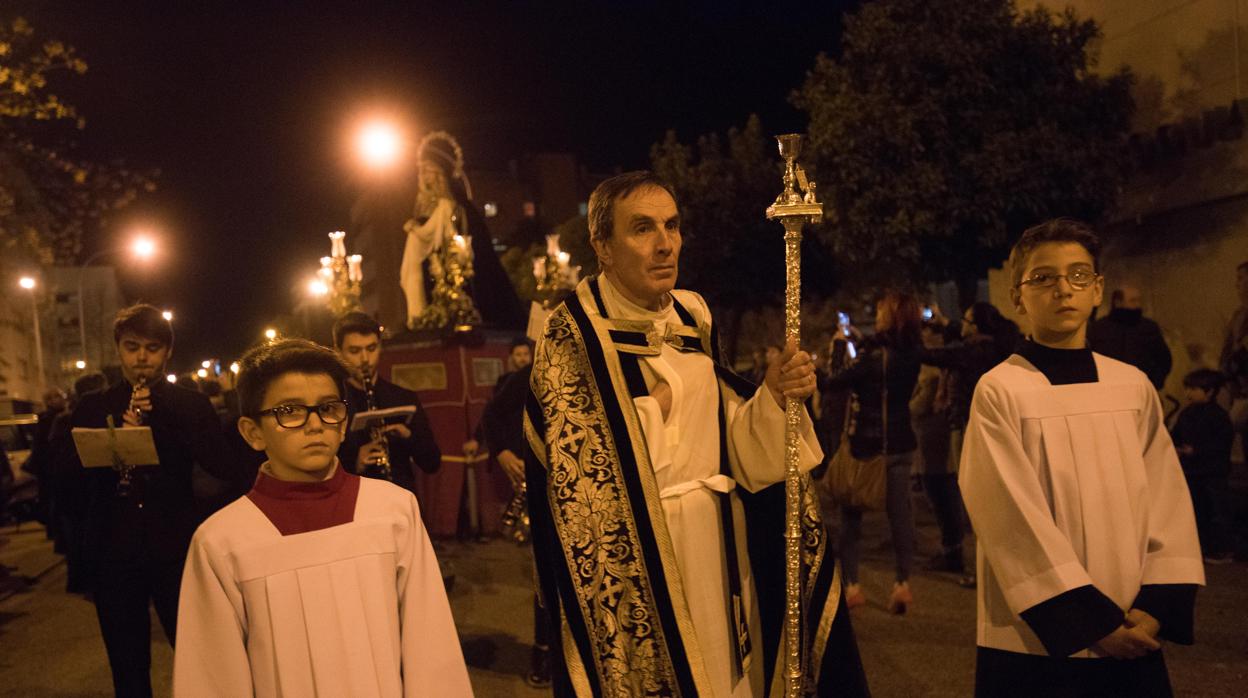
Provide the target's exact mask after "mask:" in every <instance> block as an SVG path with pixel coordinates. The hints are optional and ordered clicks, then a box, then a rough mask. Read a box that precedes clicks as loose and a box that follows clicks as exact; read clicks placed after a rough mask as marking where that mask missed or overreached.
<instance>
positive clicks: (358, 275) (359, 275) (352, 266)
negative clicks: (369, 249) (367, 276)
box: [347, 254, 364, 281]
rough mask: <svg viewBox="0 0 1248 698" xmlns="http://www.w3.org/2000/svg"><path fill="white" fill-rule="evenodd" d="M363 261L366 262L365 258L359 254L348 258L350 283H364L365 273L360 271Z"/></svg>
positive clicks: (348, 278)
mask: <svg viewBox="0 0 1248 698" xmlns="http://www.w3.org/2000/svg"><path fill="white" fill-rule="evenodd" d="M363 261H364V258H363V257H361V256H360V255H358V254H353V255H351V256H350V257H347V280H348V281H363V280H364V271H363V270H362V269H360V264H361V263H362V262H363Z"/></svg>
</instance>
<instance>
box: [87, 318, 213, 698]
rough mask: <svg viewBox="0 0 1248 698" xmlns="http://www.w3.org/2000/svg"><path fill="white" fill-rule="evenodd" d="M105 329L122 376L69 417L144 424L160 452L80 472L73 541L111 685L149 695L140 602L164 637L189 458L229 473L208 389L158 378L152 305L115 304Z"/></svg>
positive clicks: (191, 524) (184, 527)
mask: <svg viewBox="0 0 1248 698" xmlns="http://www.w3.org/2000/svg"><path fill="white" fill-rule="evenodd" d="M113 339H114V341H115V342H116V344H117V355H118V358H119V359H120V361H121V368H122V373H123V375H124V376H125V378H126V382H124V383H119V384H117V385H115V386H113V387H111V388H109V389H107V390H104V391H101V392H97V393H90V394H88V395H84V396H83V397H82V399H81V401H80V402H79V403H78V406H77V407H76V408H75V409H74V411H73V415H72V417H71V419H70V421H71V423H72V425H73V426H74V427H93V428H100V427H105V426H107V421H108V418H109V417H110V416H111V417H112V420H113V423H114V424H115V425H116V426H118V427H121V426H123V425H125V426H139V425H144V426H149V427H151V429H152V438H153V440H154V441H155V443H156V453H157V456H158V457H159V460H160V462H159V463H158V464H147V465H145V466H142V467H136V468H134V470H133V472H132V473H130V477H129V482H128V483H123V482H122V478H121V477H120V476H119V473H118V472H116V471H114V470H113V469H110V468H91V469H90V470H89V471H88V472H87V477H88V480H89V483H90V484H89V488H90V494H89V499H88V505H87V514H86V520H85V522H84V540H83V543H84V546H83V547H84V554H85V557H86V560H87V561H88V564H89V570H90V577H89V584H90V588H91V590H92V591H93V592H94V598H95V608H96V614H97V615H98V616H99V621H100V632H101V634H102V635H103V637H104V647H105V649H106V650H107V651H108V661H109V665H110V666H111V667H112V672H113V688H114V690H115V691H116V694H117V695H118V696H150V695H151V694H152V687H151V679H150V676H149V668H150V665H151V653H150V642H151V639H150V634H151V617H150V615H149V614H148V610H147V609H148V603H149V602H151V603H152V604H153V605H155V607H156V615H157V616H158V617H159V619H160V624H161V627H163V628H164V630H165V636H166V637H167V638H168V639H169V643H170V644H173V642H174V631H175V629H176V625H177V617H178V591H179V587H180V586H181V582H182V566H183V563H184V562H185V559H186V552H187V548H188V546H189V545H190V540H191V535H192V534H193V533H194V532H195V528H196V526H198V525H199V523H200V521H199V518H198V517H197V515H196V510H197V508H196V506H195V501H194V495H193V492H192V487H191V471H192V468H193V466H194V464H195V463H198V464H199V465H200V466H201V467H202V468H203V469H204V470H206V471H207V472H209V473H210V474H212V475H214V476H216V477H218V478H221V479H224V480H233V479H236V477H237V473H236V469H235V467H234V465H233V464H232V463H231V462H230V459H229V457H228V456H227V451H226V448H225V441H224V439H223V437H222V432H221V423H220V421H218V419H217V415H216V412H214V411H213V409H212V405H211V404H210V403H209V402H208V398H207V397H205V396H203V395H201V394H200V393H197V392H194V391H191V390H186V389H185V388H180V387H178V386H176V385H173V384H170V383H168V382H167V381H166V380H165V379H164V375H165V373H164V368H165V363H166V362H167V361H168V359H169V356H170V353H171V352H172V350H173V328H172V327H171V326H170V324H169V322H168V321H167V320H165V319H164V318H163V317H161V313H160V311H159V310H157V309H156V308H154V307H152V306H150V305H135V306H131V307H129V308H125V309H124V310H122V311H120V312H119V313H118V314H117V318H116V320H115V321H114V322H113ZM73 457H74V458H76V457H77V454H76V453H75V454H74V455H73ZM136 465H137V464H136Z"/></svg>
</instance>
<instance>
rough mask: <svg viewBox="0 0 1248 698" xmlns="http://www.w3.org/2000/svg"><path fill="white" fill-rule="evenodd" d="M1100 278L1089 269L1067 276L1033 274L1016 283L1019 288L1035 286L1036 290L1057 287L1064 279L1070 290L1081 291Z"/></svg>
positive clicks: (1075, 271)
mask: <svg viewBox="0 0 1248 698" xmlns="http://www.w3.org/2000/svg"><path fill="white" fill-rule="evenodd" d="M1099 277H1100V274H1097V273H1096V272H1094V271H1092V270H1091V269H1076V270H1074V271H1072V272H1070V273H1069V274H1050V273H1047V272H1045V273H1040V274H1035V275H1033V276H1032V277H1031V278H1028V279H1023V280H1022V281H1020V282H1018V285H1019V286H1035V287H1036V288H1053V287H1054V286H1056V285H1057V280H1058V279H1066V283H1068V284H1070V287H1071V288H1074V289H1078V290H1083V289H1085V288H1087V287H1089V286H1091V285H1092V284H1093V282H1095V281H1096V280H1097V278H1099Z"/></svg>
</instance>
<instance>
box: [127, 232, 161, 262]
mask: <svg viewBox="0 0 1248 698" xmlns="http://www.w3.org/2000/svg"><path fill="white" fill-rule="evenodd" d="M130 251H131V252H133V253H134V256H135V257H138V258H139V259H151V258H152V255H154V254H156V242H155V241H154V240H152V239H151V238H150V237H148V236H146V235H139V236H137V237H136V238H134V241H133V242H131V243H130Z"/></svg>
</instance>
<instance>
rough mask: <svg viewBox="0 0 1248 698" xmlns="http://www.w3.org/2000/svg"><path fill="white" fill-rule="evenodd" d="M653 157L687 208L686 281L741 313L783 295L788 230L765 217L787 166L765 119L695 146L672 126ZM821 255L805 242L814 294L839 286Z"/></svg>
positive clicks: (807, 285)
mask: <svg viewBox="0 0 1248 698" xmlns="http://www.w3.org/2000/svg"><path fill="white" fill-rule="evenodd" d="M650 160H651V164H652V166H653V168H654V171H655V173H657V174H658V175H659V176H660V177H662V178H663V179H664V180H666V181H667V182H668V183H670V184H671V185H672V187H673V188H674V189H675V191H676V200H677V202H678V203H679V206H680V213H681V231H682V233H683V235H684V247H683V250H682V252H681V265H680V277H681V278H680V281H681V284H680V285H681V286H682V287H687V288H691V289H694V290H696V291H698V292H699V293H701V294H702V295H703V296H704V297H705V298H706V300H707V302H709V303H710V304H711V305H712V306H715V307H720V308H728V309H732V310H738V311H739V310H747V309H751V308H759V307H763V306H769V305H774V304H776V303H779V302H781V301H783V299H784V278H785V276H784V243H783V235H784V230H783V228H782V227H781V226H780V225H779V224H778V223H775V222H774V221H769V220H767V219H766V218H765V216H764V213H765V211H766V209H767V206H768V205H770V204H771V203H772V202H773V201H775V198H776V195H777V194H779V193H780V190H781V188H782V186H783V184H782V181H781V173H782V167H781V162H780V157H779V154H778V153H777V150H776V141H775V139H774V138H772V137H771V136H770V135H767V134H766V133H765V132H764V131H763V127H762V124H761V123H760V121H759V119H758V117H757V116H750V117H749V119H748V120H747V121H746V124H745V126H744V127H743V128H732V129H729V130H728V132H727V134H726V135H725V136H723V137H721V136H720V135H719V134H707V135H704V136H701V137H699V138H698V139H697V142H696V145H693V146H690V145H685V144H683V143H681V142H680V141H679V140H678V139H677V138H676V134H675V133H674V132H670V131H669V132H668V134H667V136H666V138H665V139H664V140H663V142H661V143H658V144H656V145H654V146H653V147H652V148H651V150H650ZM821 253H822V251H821V250H820V249H819V248H818V245H804V246H803V255H804V257H805V258H806V260H807V262H809V263H808V264H807V266H806V269H807V273H806V274H804V275H803V284H804V291H805V292H807V293H808V294H809V293H815V294H818V293H820V292H822V291H826V290H827V289H829V288H830V287H831V286H832V278H831V274H830V273H829V271H830V270H829V269H828V268H827V265H826V256H825V255H823V254H821ZM811 272H813V273H811Z"/></svg>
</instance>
